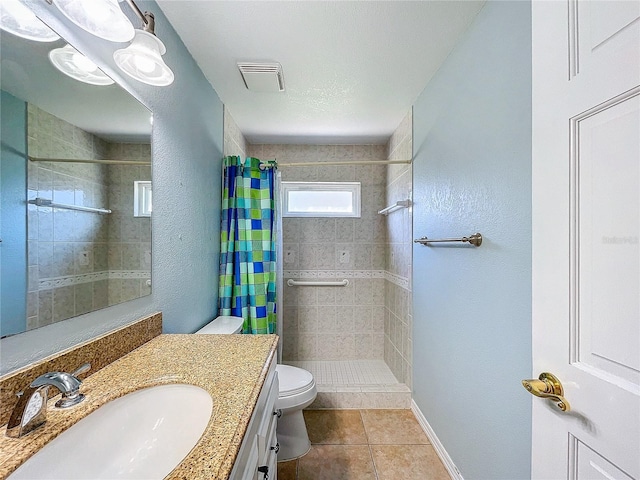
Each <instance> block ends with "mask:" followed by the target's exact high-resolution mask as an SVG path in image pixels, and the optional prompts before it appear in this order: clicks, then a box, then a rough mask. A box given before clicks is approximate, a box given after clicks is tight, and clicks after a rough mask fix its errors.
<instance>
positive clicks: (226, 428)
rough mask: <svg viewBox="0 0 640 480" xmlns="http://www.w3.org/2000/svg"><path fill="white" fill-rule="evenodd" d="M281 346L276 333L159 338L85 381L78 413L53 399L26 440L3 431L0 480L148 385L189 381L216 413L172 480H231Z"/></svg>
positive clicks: (0, 448)
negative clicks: (51, 443) (108, 405)
mask: <svg viewBox="0 0 640 480" xmlns="http://www.w3.org/2000/svg"><path fill="white" fill-rule="evenodd" d="M277 343H278V337H277V336H276V335H160V336H158V337H156V338H154V339H153V340H150V341H149V342H147V343H145V344H144V345H142V346H141V347H140V348H138V349H136V350H134V351H133V352H131V353H129V354H128V355H125V356H124V357H122V358H120V359H118V360H116V361H115V362H113V363H111V364H109V365H107V366H106V367H104V368H103V369H101V370H99V371H97V372H96V373H94V374H93V375H90V376H89V377H87V379H86V380H85V381H84V382H83V384H82V386H81V387H80V391H81V392H82V393H84V394H85V395H86V399H85V400H84V401H83V402H82V403H80V404H79V405H77V406H76V407H73V408H71V409H67V410H61V409H57V408H54V407H53V403H55V402H54V401H52V400H50V401H49V406H48V411H47V423H46V424H45V425H44V426H42V427H40V428H38V429H37V430H35V431H33V432H31V433H29V434H27V435H26V436H24V437H22V438H9V437H7V436H6V435H5V432H4V430H5V427H2V432H1V433H0V478H3V479H4V478H6V477H7V476H8V475H9V474H10V473H11V472H13V471H14V470H15V469H16V468H18V467H19V466H20V465H21V464H22V463H23V462H24V461H26V460H27V459H28V458H29V457H30V456H31V455H33V454H34V453H35V452H37V451H38V449H40V448H41V447H42V446H44V445H45V444H46V443H47V442H49V441H50V440H52V439H53V438H55V437H56V436H57V435H59V434H60V433H61V432H63V431H64V430H65V429H67V428H68V427H70V426H71V425H73V424H74V423H76V422H77V421H78V420H80V419H81V418H83V417H85V416H86V415H88V414H89V413H91V412H93V411H94V410H96V409H98V408H99V407H100V406H101V405H103V404H105V403H106V402H108V401H110V400H114V399H116V398H118V397H121V396H123V395H126V394H127V393H130V392H133V391H135V390H139V389H141V388H145V387H151V386H155V385H162V384H170V383H187V384H192V385H197V386H199V387H201V388H203V389H205V390H207V391H208V392H209V393H210V394H211V396H212V398H213V412H212V415H211V419H210V420H209V424H208V425H207V428H206V430H205V431H204V433H203V434H202V437H201V438H200V441H199V442H198V443H197V444H196V446H195V447H194V448H193V450H191V452H190V453H189V455H187V456H186V457H185V458H184V460H183V461H182V463H180V465H178V466H177V467H176V468H175V469H174V470H173V471H172V472H171V473H170V474H169V475H168V476H167V477H166V478H169V479H185V480H186V479H189V480H197V479H207V480H208V479H221V480H222V479H226V478H228V477H229V474H230V473H231V469H232V468H233V464H234V461H235V458H236V456H237V454H238V450H239V449H240V444H241V443H242V439H243V437H244V433H245V431H246V429H247V426H248V424H249V420H250V418H251V415H252V413H253V409H254V407H255V404H256V401H257V399H258V395H259V393H260V390H261V389H262V385H263V383H264V380H265V377H266V374H267V371H268V369H269V366H270V365H271V362H272V361H275V351H276V345H277ZM54 391H55V389H52V393H53V392H54Z"/></svg>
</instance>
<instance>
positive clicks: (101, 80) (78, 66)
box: [49, 44, 114, 85]
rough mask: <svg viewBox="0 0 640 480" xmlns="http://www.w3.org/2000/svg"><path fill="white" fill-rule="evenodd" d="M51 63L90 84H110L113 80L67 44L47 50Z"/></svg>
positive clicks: (76, 78) (70, 75)
mask: <svg viewBox="0 0 640 480" xmlns="http://www.w3.org/2000/svg"><path fill="white" fill-rule="evenodd" d="M49 60H51V63H53V65H54V66H55V67H56V68H57V69H58V70H60V71H61V72H62V73H64V74H65V75H68V76H69V77H71V78H73V79H74V80H78V81H80V82H84V83H89V84H91V85H112V84H113V83H114V81H113V80H112V79H111V78H109V77H108V76H107V74H106V73H104V72H103V71H102V70H100V69H99V68H98V66H97V65H96V64H95V63H93V62H92V61H91V60H89V59H88V58H87V57H85V56H84V55H83V54H81V53H80V52H79V51H77V50H76V49H75V48H73V47H72V46H71V45H69V44H67V45H65V46H64V47H62V48H55V49H53V50H51V51H50V52H49Z"/></svg>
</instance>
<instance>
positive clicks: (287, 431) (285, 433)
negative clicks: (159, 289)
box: [196, 316, 318, 462]
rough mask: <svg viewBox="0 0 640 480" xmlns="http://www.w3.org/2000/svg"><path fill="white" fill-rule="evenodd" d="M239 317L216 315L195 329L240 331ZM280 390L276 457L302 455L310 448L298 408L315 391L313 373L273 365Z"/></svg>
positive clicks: (305, 403)
mask: <svg viewBox="0 0 640 480" xmlns="http://www.w3.org/2000/svg"><path fill="white" fill-rule="evenodd" d="M242 324H243V320H242V318H241V317H232V316H220V317H217V318H216V319H215V320H213V321H212V322H210V323H208V324H206V325H205V326H204V327H202V328H201V329H200V330H198V331H197V332H196V333H199V334H231V333H240V332H242ZM276 372H278V383H279V385H280V391H279V394H278V401H277V402H276V408H277V409H279V410H281V411H282V416H281V417H280V418H279V419H278V427H277V429H276V435H277V437H278V443H279V444H280V450H279V451H278V461H279V462H283V461H286V460H293V459H294V458H298V457H301V456H303V455H305V454H306V453H307V452H308V451H309V449H310V448H311V442H310V441H309V435H308V434H307V426H306V425H305V423H304V417H303V416H302V409H303V408H305V407H308V406H309V405H311V403H312V402H313V401H314V400H315V398H316V395H317V394H318V391H317V390H316V382H315V381H314V379H313V375H311V373H309V372H307V371H306V370H304V369H302V368H298V367H292V366H290V365H276Z"/></svg>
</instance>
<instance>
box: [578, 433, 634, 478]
mask: <svg viewBox="0 0 640 480" xmlns="http://www.w3.org/2000/svg"><path fill="white" fill-rule="evenodd" d="M569 445H570V452H569V478H570V479H571V480H633V478H632V477H630V476H629V475H627V474H626V473H625V472H623V471H622V470H620V469H619V468H618V467H616V466H615V465H614V464H613V463H611V462H610V461H608V460H607V459H606V458H604V457H603V456H602V455H598V453H597V452H595V451H594V450H593V449H591V448H589V447H588V446H587V445H586V444H584V443H582V442H581V441H580V440H578V439H577V438H576V437H574V436H573V435H570V436H569Z"/></svg>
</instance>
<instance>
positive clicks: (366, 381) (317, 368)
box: [286, 360, 401, 392]
mask: <svg viewBox="0 0 640 480" xmlns="http://www.w3.org/2000/svg"><path fill="white" fill-rule="evenodd" d="M286 363H288V364H289V365H293V366H294V367H300V368H304V369H305V370H307V371H309V372H311V374H312V375H313V378H314V379H315V381H316V385H318V388H319V389H320V387H322V386H325V385H331V386H333V387H336V388H338V387H341V388H340V391H349V388H348V387H354V388H356V389H354V390H353V391H356V392H360V391H363V390H362V388H363V387H364V388H377V386H389V387H390V388H394V387H395V388H398V386H399V385H401V384H399V383H398V380H397V379H396V377H395V376H394V375H393V373H392V372H391V370H390V369H389V367H388V366H387V364H386V363H385V362H384V360H341V361H337V360H336V361H327V360H306V361H297V362H286ZM384 391H389V390H386V389H385V390H384Z"/></svg>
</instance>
